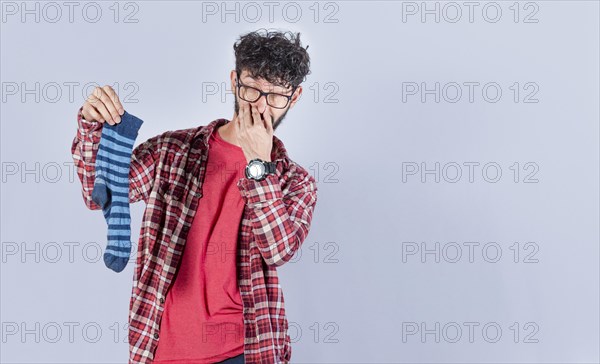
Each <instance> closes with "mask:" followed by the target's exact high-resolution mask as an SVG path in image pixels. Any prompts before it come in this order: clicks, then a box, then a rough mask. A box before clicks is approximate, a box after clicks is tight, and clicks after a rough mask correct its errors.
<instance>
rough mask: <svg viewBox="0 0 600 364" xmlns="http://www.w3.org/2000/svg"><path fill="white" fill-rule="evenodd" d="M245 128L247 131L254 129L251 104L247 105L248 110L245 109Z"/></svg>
mask: <svg viewBox="0 0 600 364" xmlns="http://www.w3.org/2000/svg"><path fill="white" fill-rule="evenodd" d="M243 120H244V127H245V128H246V129H250V128H251V127H252V125H253V124H254V123H253V120H252V104H250V103H248V102H247V103H246V108H245V109H244V119H243Z"/></svg>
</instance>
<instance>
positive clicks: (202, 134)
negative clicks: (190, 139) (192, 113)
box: [194, 118, 288, 162]
mask: <svg viewBox="0 0 600 364" xmlns="http://www.w3.org/2000/svg"><path fill="white" fill-rule="evenodd" d="M228 122H229V120H228V119H223V118H221V119H216V120H213V121H211V122H210V123H209V124H208V125H204V126H201V127H199V128H198V131H197V132H196V135H195V136H194V139H196V138H199V139H200V140H201V141H202V142H203V144H204V146H205V147H206V148H207V149H208V140H209V139H210V136H211V135H212V133H213V132H214V131H215V130H216V129H217V128H218V127H220V126H221V125H224V124H226V123H228ZM287 159H288V154H287V150H286V149H285V146H284V145H283V142H282V141H281V140H280V139H279V138H277V137H276V136H275V135H273V149H272V150H271V161H273V162H274V161H276V160H287Z"/></svg>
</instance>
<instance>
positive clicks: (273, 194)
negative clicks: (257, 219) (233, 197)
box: [237, 174, 283, 206]
mask: <svg viewBox="0 0 600 364" xmlns="http://www.w3.org/2000/svg"><path fill="white" fill-rule="evenodd" d="M237 186H238V188H239V189H240V191H241V193H242V196H244V197H246V199H247V203H248V204H250V205H259V206H260V205H262V203H263V202H267V203H268V202H272V201H275V200H277V199H280V198H283V192H282V191H281V182H280V181H279V176H278V175H277V174H268V175H267V177H265V179H263V180H262V181H257V180H253V179H250V178H247V177H243V178H240V180H239V181H238V183H237Z"/></svg>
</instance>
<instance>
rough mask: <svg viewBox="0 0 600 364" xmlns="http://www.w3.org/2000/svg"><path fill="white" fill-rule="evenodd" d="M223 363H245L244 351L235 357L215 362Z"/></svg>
mask: <svg viewBox="0 0 600 364" xmlns="http://www.w3.org/2000/svg"><path fill="white" fill-rule="evenodd" d="M221 363H223V364H245V361H244V354H243V353H242V354H240V355H238V356H234V357H233V358H229V359H225V360H223V361H220V362H218V363H215V364H221Z"/></svg>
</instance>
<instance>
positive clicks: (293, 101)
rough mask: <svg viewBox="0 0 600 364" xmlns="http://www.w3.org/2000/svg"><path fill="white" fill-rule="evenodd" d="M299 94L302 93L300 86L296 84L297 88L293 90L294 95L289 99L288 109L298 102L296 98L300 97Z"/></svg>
mask: <svg viewBox="0 0 600 364" xmlns="http://www.w3.org/2000/svg"><path fill="white" fill-rule="evenodd" d="M301 94H302V86H298V88H297V89H296V91H295V92H294V96H292V99H291V100H290V109H291V108H292V107H294V105H295V104H296V102H298V100H299V99H300V95H301Z"/></svg>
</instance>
